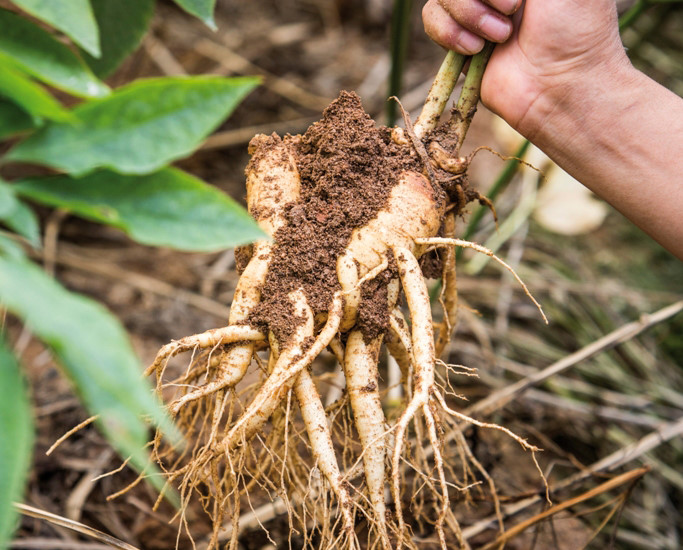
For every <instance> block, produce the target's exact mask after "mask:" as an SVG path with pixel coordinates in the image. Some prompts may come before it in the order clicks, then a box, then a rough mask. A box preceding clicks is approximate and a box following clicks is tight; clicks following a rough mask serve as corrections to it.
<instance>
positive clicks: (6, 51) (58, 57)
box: [0, 9, 109, 97]
mask: <svg viewBox="0 0 683 550" xmlns="http://www.w3.org/2000/svg"><path fill="white" fill-rule="evenodd" d="M0 56H2V58H0V59H5V60H6V61H8V62H11V63H14V64H15V65H16V67H17V68H19V69H21V70H22V71H24V72H26V73H28V74H30V75H31V76H33V77H34V78H37V79H38V80H41V81H42V82H45V83H46V84H50V85H51V86H54V87H55V88H59V89H60V90H64V91H65V92H69V93H71V94H73V95H77V96H82V97H103V96H105V95H107V94H108V93H109V88H108V87H107V86H106V85H105V84H104V83H102V82H100V81H99V80H98V79H97V78H96V77H95V75H93V74H92V71H91V70H90V68H89V67H88V66H87V65H86V64H85V62H84V61H83V60H82V59H80V58H79V57H78V56H77V55H76V54H75V53H74V52H72V51H71V50H70V49H69V48H68V47H67V46H65V45H64V44H62V43H61V42H59V41H58V40H56V39H55V38H54V37H53V36H52V35H51V34H49V33H48V32H46V31H44V30H43V29H41V28H40V27H38V26H37V25H34V24H33V23H31V22H30V21H28V20H27V19H25V18H24V17H21V16H20V15H18V14H16V13H12V12H11V11H8V10H3V9H0Z"/></svg>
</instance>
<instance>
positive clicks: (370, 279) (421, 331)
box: [148, 93, 535, 548]
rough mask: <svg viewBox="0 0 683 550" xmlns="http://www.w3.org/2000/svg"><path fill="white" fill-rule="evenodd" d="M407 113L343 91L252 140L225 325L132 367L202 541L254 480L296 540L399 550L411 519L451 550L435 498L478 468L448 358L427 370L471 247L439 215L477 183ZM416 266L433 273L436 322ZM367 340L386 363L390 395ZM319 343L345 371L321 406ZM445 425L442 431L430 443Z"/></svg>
mask: <svg viewBox="0 0 683 550" xmlns="http://www.w3.org/2000/svg"><path fill="white" fill-rule="evenodd" d="M407 125H408V128H407V129H406V131H405V132H393V133H392V131H391V130H389V129H387V128H378V127H376V126H375V124H374V122H373V121H372V120H371V119H370V117H369V116H368V115H367V114H366V113H365V112H364V111H363V110H362V107H361V105H360V100H359V99H358V97H357V96H355V95H354V94H351V93H342V95H341V96H340V98H339V99H337V100H336V101H335V102H334V103H332V104H331V105H330V107H329V108H328V109H327V110H326V111H325V113H324V114H323V118H322V120H321V121H320V122H318V123H316V124H314V125H313V126H312V127H311V128H310V129H309V130H308V131H307V132H306V133H305V134H304V135H302V136H289V135H288V136H286V137H284V138H280V137H278V136H276V135H274V134H273V135H272V136H256V137H255V138H254V139H253V140H252V142H251V144H250V153H251V155H252V158H251V162H250V163H249V166H248V167H247V170H246V177H247V179H246V181H247V203H248V208H249V211H250V213H251V214H252V215H253V216H254V217H255V218H256V220H257V221H258V222H259V223H260V225H261V227H262V228H263V229H264V230H265V231H266V232H267V233H268V234H269V235H271V236H272V237H273V238H272V240H270V241H261V242H257V243H255V244H254V245H252V246H251V247H248V248H244V249H241V250H239V251H238V253H237V255H236V256H237V258H238V260H239V264H240V265H239V267H240V269H241V270H242V273H241V277H240V280H239V283H238V285H237V289H236V291H235V295H234V300H233V303H232V306H231V312H230V318H229V323H228V325H227V326H226V327H223V328H218V329H214V330H211V331H208V332H205V333H202V334H197V335H194V336H188V337H186V338H183V339H181V340H178V341H175V342H172V343H170V344H168V345H167V346H165V347H164V348H162V350H161V351H160V352H159V354H158V356H157V358H156V360H155V362H154V364H153V365H151V367H150V368H149V370H148V373H149V374H155V375H156V379H157V385H158V390H159V392H160V393H165V394H168V393H169V392H171V393H172V394H173V395H172V396H171V398H170V404H169V410H170V412H171V413H172V414H173V415H174V416H175V418H176V420H177V423H178V425H179V426H180V427H181V429H182V430H184V432H185V434H186V438H187V445H186V446H185V447H184V448H172V447H168V446H167V445H166V444H163V443H162V442H161V439H160V437H157V439H156V440H155V444H154V455H155V458H156V459H157V461H158V462H159V464H160V465H161V467H162V468H163V470H164V472H165V473H166V474H167V476H168V481H169V483H170V484H172V485H175V486H177V487H179V490H180V494H181V497H182V501H183V505H184V507H183V508H182V509H181V512H180V513H179V516H180V520H181V526H183V528H185V529H187V530H188V532H189V533H190V534H191V529H190V528H189V527H188V525H187V523H186V519H185V515H184V512H183V510H184V509H185V507H186V506H187V504H188V503H189V502H190V500H191V499H192V498H197V499H199V501H200V502H201V503H202V505H203V507H204V509H205V511H206V512H207V514H209V515H210V516H211V518H212V520H213V522H214V525H215V529H214V532H213V534H212V536H211V540H210V541H209V547H216V546H218V545H219V544H220V543H221V541H222V540H223V538H224V537H225V535H226V533H227V532H230V533H231V534H232V537H231V543H230V546H231V547H232V548H235V547H236V545H237V534H238V529H239V526H238V521H239V517H240V516H241V515H242V514H244V513H245V512H249V510H250V509H251V508H250V507H251V500H250V498H252V497H254V495H255V494H256V493H257V492H258V491H263V492H264V493H265V494H266V495H267V496H268V498H270V499H272V500H274V499H277V500H278V502H280V503H281V504H282V505H283V506H285V507H286V509H287V511H288V512H289V518H290V536H298V537H300V540H301V541H302V544H303V545H304V546H306V545H308V544H310V545H313V544H315V545H317V546H323V547H335V548H337V547H342V548H343V547H351V548H356V547H381V548H400V547H404V546H409V547H414V546H415V542H414V533H415V532H416V531H422V530H424V529H426V528H427V527H428V528H429V530H431V531H432V532H433V533H436V535H437V536H438V539H439V541H440V545H441V547H442V548H453V547H458V546H459V545H460V546H463V547H464V546H465V543H464V541H462V538H461V535H460V528H459V526H458V522H457V519H456V518H455V517H454V515H453V513H452V511H451V506H450V502H451V501H452V500H453V499H462V498H465V496H464V495H466V489H467V488H468V487H469V486H470V485H472V484H476V483H477V482H476V480H477V479H480V480H481V479H483V480H484V481H485V482H486V483H488V484H489V486H490V487H492V481H491V480H490V478H488V476H487V475H486V472H485V471H484V470H483V468H481V466H480V465H479V463H478V462H477V460H476V459H475V458H474V456H472V454H471V453H470V451H469V449H468V447H467V445H466V443H465V440H464V437H463V436H462V433H461V432H460V430H461V424H462V423H463V422H474V421H473V420H472V419H468V418H466V417H463V416H462V415H461V414H459V413H458V412H457V411H456V410H455V408H456V405H454V403H455V402H456V401H455V400H456V399H457V395H456V394H455V392H454V391H453V389H452V386H451V380H452V373H449V370H452V369H449V368H447V366H446V367H445V368H437V366H438V365H439V364H440V361H439V359H438V358H439V356H440V354H441V353H442V352H443V350H444V348H445V346H446V344H447V343H448V341H449V339H450V335H451V333H452V329H453V327H454V324H455V321H456V315H457V294H456V288H455V263H454V254H453V247H454V246H456V245H459V246H470V245H469V243H465V242H463V241H458V240H457V239H455V238H454V231H455V219H456V217H457V216H458V215H459V214H460V213H461V211H462V209H463V208H464V206H465V204H466V203H467V202H469V201H471V200H475V199H480V197H479V196H478V194H477V193H475V192H473V191H471V190H470V189H468V187H467V179H466V167H467V166H466V164H467V162H466V159H458V158H450V157H448V154H447V153H446V151H445V150H444V148H443V147H441V146H440V145H439V143H438V141H437V140H436V138H435V137H434V136H436V134H430V133H429V132H428V133H427V135H426V136H421V138H419V139H418V138H417V136H416V135H415V132H413V131H412V129H411V128H410V125H409V122H408V124H407ZM430 135H431V136H432V137H430ZM472 246H473V247H475V248H477V250H479V251H480V252H484V253H487V254H491V253H490V251H487V250H486V249H484V248H483V247H478V246H476V245H472ZM506 267H507V266H506ZM425 275H429V276H435V275H436V276H441V277H442V281H443V291H442V300H441V302H442V304H443V306H444V312H443V320H442V321H441V322H440V323H437V324H435V323H434V322H433V319H432V311H431V306H430V299H429V294H428V292H427V287H426V285H425ZM520 283H521V281H520ZM403 299H404V301H405V304H404V305H403ZM404 311H406V312H407V313H409V318H410V322H408V321H407V320H406V318H405V317H404ZM435 333H436V339H435ZM383 344H385V345H386V348H387V349H388V351H389V353H390V354H391V355H392V356H393V357H394V358H395V359H396V361H397V363H398V365H399V366H400V369H401V376H402V379H401V387H402V389H403V396H404V397H403V401H402V402H401V403H400V404H398V406H394V407H393V408H392V407H390V406H389V404H387V403H385V402H384V401H383V394H382V391H381V389H380V382H381V381H380V375H379V369H378V363H379V358H380V356H381V350H382V349H383ZM325 350H329V351H330V352H331V353H332V356H333V357H334V358H335V360H336V362H337V363H338V365H339V367H337V368H341V369H342V370H343V380H344V381H345V387H344V390H343V392H342V393H341V397H340V398H339V399H337V400H336V401H334V402H332V403H327V406H325V405H324V404H323V399H321V396H320V393H319V392H320V390H319V387H320V386H321V384H323V383H326V382H328V381H330V380H334V379H339V377H335V376H334V375H333V374H332V373H331V372H329V369H328V374H326V375H323V376H319V377H314V376H313V374H312V372H313V371H312V370H311V366H312V364H313V361H314V360H315V359H316V357H318V355H320V354H321V353H322V352H323V351H325ZM187 351H191V352H192V353H193V355H192V360H191V361H190V364H189V366H188V368H187V369H186V370H185V371H184V372H182V373H180V374H179V375H178V376H176V378H175V379H169V378H171V377H170V376H169V373H170V370H171V369H167V365H168V361H169V359H170V358H171V357H172V356H174V355H177V354H179V353H181V352H187ZM252 364H255V365H256V369H251V370H250V366H251V365H252ZM385 409H386V411H387V414H385ZM477 424H478V425H481V426H484V427H492V428H498V427H497V426H493V425H488V424H482V423H477ZM446 429H448V430H449V431H451V430H456V432H457V434H458V435H457V436H456V438H455V441H456V445H450V446H448V447H447V446H445V445H444V437H443V434H444V431H445V430H446ZM499 429H503V428H499ZM505 431H507V430H505ZM508 433H509V432H508ZM510 435H511V436H512V437H514V438H515V439H516V440H517V441H518V442H519V443H520V444H521V445H522V446H523V447H525V448H527V449H531V450H534V449H535V448H534V447H532V446H531V445H529V444H527V443H526V442H525V441H524V440H522V439H520V438H518V437H517V436H515V435H514V434H510ZM456 465H458V466H457V469H458V471H457V472H456ZM426 526H427V527H426Z"/></svg>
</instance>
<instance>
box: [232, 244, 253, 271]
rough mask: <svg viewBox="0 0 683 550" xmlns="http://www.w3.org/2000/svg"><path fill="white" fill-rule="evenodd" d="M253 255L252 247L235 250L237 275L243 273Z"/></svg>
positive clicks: (240, 247) (239, 247)
mask: <svg viewBox="0 0 683 550" xmlns="http://www.w3.org/2000/svg"><path fill="white" fill-rule="evenodd" d="M253 253H254V247H253V246H252V245H250V244H248V245H246V246H238V247H237V248H235V268H236V269H237V274H238V275H242V273H244V270H245V269H246V267H247V264H248V263H249V260H251V256H252V254H253Z"/></svg>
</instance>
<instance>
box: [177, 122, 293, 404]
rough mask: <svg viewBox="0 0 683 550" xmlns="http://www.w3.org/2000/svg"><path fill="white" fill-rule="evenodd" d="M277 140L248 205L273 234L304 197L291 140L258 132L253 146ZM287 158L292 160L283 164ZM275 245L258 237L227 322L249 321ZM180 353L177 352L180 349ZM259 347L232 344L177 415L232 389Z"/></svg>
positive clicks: (257, 163)
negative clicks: (288, 210)
mask: <svg viewBox="0 0 683 550" xmlns="http://www.w3.org/2000/svg"><path fill="white" fill-rule="evenodd" d="M267 142H272V143H273V144H274V146H273V147H272V149H271V150H270V154H269V155H266V156H262V157H258V158H254V159H253V161H252V166H251V168H252V169H251V170H248V171H247V174H248V176H247V182H246V185H247V208H248V210H249V212H250V213H251V214H252V215H253V216H254V218H255V219H256V220H257V222H258V223H259V225H260V226H261V228H262V229H263V230H264V231H265V232H266V233H267V234H268V235H270V236H271V237H272V236H273V235H275V233H276V232H277V231H278V229H280V228H281V227H282V226H283V225H284V224H285V223H286V219H285V216H284V207H285V205H286V204H288V203H291V202H295V201H296V200H298V198H299V195H300V188H301V181H300V177H299V172H298V169H297V167H296V162H295V160H294V157H293V156H292V154H291V152H290V148H289V145H288V144H287V143H286V142H282V141H279V142H277V141H275V140H274V138H273V137H268V136H265V135H257V136H255V137H254V138H253V139H252V141H251V142H250V144H249V147H250V150H251V151H252V152H253V151H254V150H255V149H256V148H258V147H259V146H264V145H265V144H266V143H267ZM283 158H286V159H287V162H282V159H283ZM272 249H273V243H272V242H270V241H258V242H256V243H254V245H253V251H252V256H251V259H250V260H249V263H248V264H247V266H246V268H245V270H244V272H243V273H242V275H241V277H240V279H239V281H238V283H237V288H236V289H235V294H234V297H233V302H232V305H231V306H230V317H229V319H228V326H234V325H237V324H241V323H246V322H247V319H248V318H249V315H250V314H251V312H252V310H253V309H254V307H255V306H256V305H257V304H258V303H259V301H260V300H261V288H262V287H263V284H264V282H265V280H266V275H267V274H268V269H269V267H270V263H271V258H272ZM176 353H177V352H176ZM253 354H254V345H253V344H251V343H248V342H247V343H244V344H240V345H236V346H233V347H232V348H231V349H229V350H228V351H227V352H226V353H225V354H223V356H222V357H221V359H220V362H219V365H218V368H217V372H216V373H215V375H214V376H213V380H212V381H211V382H209V383H207V384H205V385H204V386H202V387H200V388H197V389H196V390H194V391H192V392H190V393H188V394H185V395H183V396H182V397H180V398H179V399H177V400H176V401H175V402H173V403H172V404H171V406H170V407H169V410H170V412H171V414H172V415H176V414H178V412H179V411H180V409H181V408H182V407H183V406H185V405H186V404H187V403H189V402H191V401H195V400H197V399H201V398H203V397H205V396H208V395H211V394H213V393H215V392H216V391H219V390H222V389H225V388H229V387H232V386H234V385H236V384H238V383H239V382H240V380H242V378H243V377H244V375H245V374H246V372H247V369H248V368H249V365H250V364H251V359H252V356H253Z"/></svg>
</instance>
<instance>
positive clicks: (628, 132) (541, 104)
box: [422, 0, 683, 259]
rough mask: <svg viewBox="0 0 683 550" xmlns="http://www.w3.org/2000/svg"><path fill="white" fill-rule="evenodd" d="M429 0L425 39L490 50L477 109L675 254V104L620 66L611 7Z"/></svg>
mask: <svg viewBox="0 0 683 550" xmlns="http://www.w3.org/2000/svg"><path fill="white" fill-rule="evenodd" d="M521 2H522V0H487V1H486V2H482V1H480V0H429V1H428V2H427V3H426V4H425V7H424V9H423V13H422V16H423V22H424V26H425V31H426V32H427V34H428V35H429V36H430V37H431V38H432V39H433V40H434V41H435V42H437V43H438V44H440V45H442V46H444V47H445V48H449V49H454V50H456V51H458V52H460V53H465V54H472V53H475V52H477V51H479V50H480V49H481V48H482V47H483V44H484V39H487V40H491V41H494V42H499V43H501V45H500V46H498V47H496V49H495V51H494V53H493V55H492V57H491V60H490V62H489V64H488V66H487V69H486V72H485V74H484V80H483V82H482V89H481V97H482V101H483V103H484V104H485V105H486V106H487V107H488V108H490V109H491V110H492V111H494V112H495V113H497V114H498V115H500V116H501V117H502V118H503V119H505V120H506V121H507V122H508V123H509V124H510V125H511V126H512V127H513V128H515V129H516V130H517V131H519V132H520V133H521V134H522V135H524V136H525V137H526V138H528V139H529V140H530V141H532V142H533V143H534V144H535V145H537V146H538V147H539V148H540V149H542V150H543V151H544V152H545V153H546V154H547V155H548V156H549V157H550V158H552V159H553V160H554V161H555V162H556V163H557V164H558V165H559V166H561V167H562V168H563V169H564V170H566V171H567V172H568V173H570V174H571V175H572V176H573V177H574V178H576V179H577V180H579V181H580V182H582V183H583V184H584V185H585V186H586V187H588V188H589V189H590V190H591V191H593V192H594V193H596V194H597V195H599V196H600V197H602V198H603V199H605V200H606V201H607V202H609V203H610V204H611V205H612V206H614V207H615V208H616V209H617V210H619V211H620V212H621V213H622V214H624V215H625V216H626V217H627V218H629V219H630V220H631V221H632V222H633V223H635V224H636V225H638V226H639V227H640V228H641V229H643V230H644V231H645V232H647V233H648V234H649V235H650V236H651V237H653V238H654V239H655V240H657V241H658V242H659V243H660V244H661V245H662V246H664V247H665V248H667V249H668V250H669V251H671V252H672V253H673V254H674V255H676V256H678V257H679V258H680V259H683V239H682V238H681V236H682V235H683V182H681V174H683V155H681V149H682V148H683V137H682V136H683V100H681V98H679V97H678V96H676V95H675V94H673V93H672V92H670V91H669V90H667V89H666V88H664V87H663V86H660V85H659V84H657V83H656V82H654V81H653V80H651V79H650V78H649V77H647V76H646V75H644V74H643V73H641V72H639V71H637V70H636V69H635V68H634V67H633V66H632V65H631V63H630V62H629V60H628V58H627V56H626V53H625V52H624V48H623V46H622V44H621V41H620V38H619V32H618V27H617V13H616V8H615V3H614V1H613V0H592V1H591V2H582V1H580V0H527V1H526V2H525V3H524V5H523V7H520V4H521Z"/></svg>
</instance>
